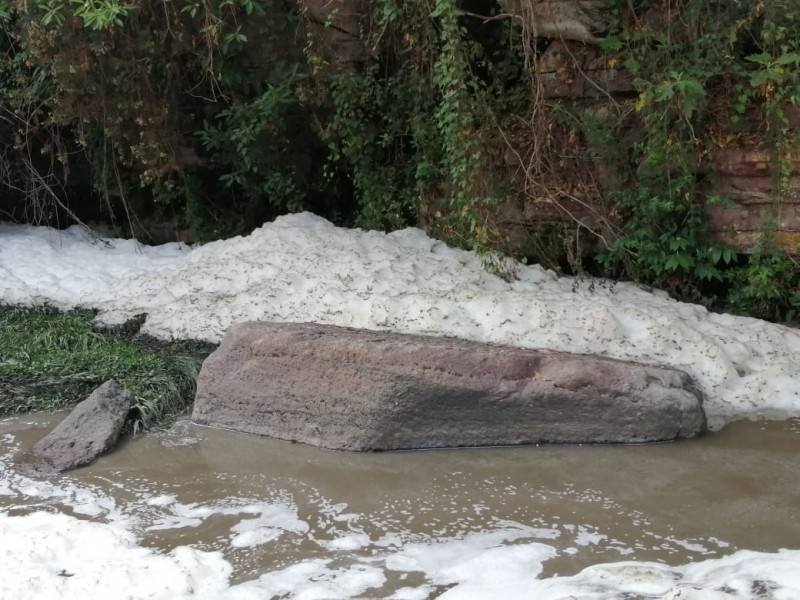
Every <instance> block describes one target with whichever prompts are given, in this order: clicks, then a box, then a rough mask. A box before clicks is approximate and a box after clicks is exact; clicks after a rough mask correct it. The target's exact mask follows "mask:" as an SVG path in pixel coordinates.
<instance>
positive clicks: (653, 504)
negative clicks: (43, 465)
mask: <svg viewBox="0 0 800 600" xmlns="http://www.w3.org/2000/svg"><path fill="white" fill-rule="evenodd" d="M53 422H54V421H53V417H50V416H39V417H33V418H31V417H20V418H12V419H6V420H4V421H0V443H2V452H0V469H2V471H0V511H5V512H7V513H8V514H13V515H22V514H26V513H27V512H30V511H32V510H41V509H46V510H51V511H52V510H57V511H58V512H63V513H66V514H70V515H76V516H80V517H81V518H91V519H94V520H97V521H100V522H114V523H121V524H123V525H124V526H125V527H126V528H128V529H129V530H131V531H133V532H135V534H136V535H137V536H138V537H139V540H140V543H141V544H142V545H145V546H149V547H152V548H157V549H160V550H164V551H167V550H170V549H172V548H175V547H176V546H183V545H191V546H193V547H195V548H198V549H201V550H207V551H215V550H219V551H222V552H223V553H224V556H225V558H226V559H227V561H229V562H230V563H231V564H232V565H233V568H234V574H233V577H232V581H233V582H234V583H237V582H243V581H248V580H252V579H255V578H258V577H262V578H263V577H264V576H265V574H270V573H272V574H273V575H274V578H275V579H276V581H275V582H273V583H274V587H272V588H269V589H272V590H273V591H275V590H278V592H280V590H281V589H282V590H283V592H280V593H286V594H291V593H292V592H293V589H290V588H291V586H289V588H287V587H286V586H287V585H288V584H286V582H287V581H295V580H297V581H300V580H303V578H304V577H307V578H313V577H319V576H320V575H319V573H320V572H321V571H320V569H321V568H323V570H324V569H327V571H326V572H330V571H331V570H333V571H335V570H336V569H337V568H341V569H344V570H347V569H350V570H352V569H353V568H355V567H358V569H361V570H360V571H359V572H358V576H359V577H361V578H362V580H364V581H368V580H369V578H370V577H372V578H373V579H374V581H372V587H371V588H369V586H368V588H369V589H366V591H363V590H362V592H361V593H362V595H364V596H366V597H376V598H380V597H387V596H388V595H390V594H391V593H393V592H396V591H397V590H410V591H409V594H411V592H412V591H413V592H414V593H417V596H414V595H413V594H411V595H408V596H407V597H419V598H425V597H434V596H436V595H437V594H439V593H441V592H442V591H443V590H445V589H448V586H447V585H444V586H439V587H437V586H436V585H434V584H435V582H436V581H448V579H447V577H451V578H453V577H454V578H456V579H455V580H458V576H459V575H458V574H454V573H450V572H449V571H447V572H446V568H450V567H446V566H445V565H447V564H456V563H458V564H471V563H470V560H471V559H474V560H476V561H477V560H478V558H479V557H480V558H481V561H483V562H480V564H481V565H484V566H485V565H486V564H487V563H486V562H485V561H486V560H489V559H492V560H494V559H496V560H498V561H500V564H503V565H513V564H522V565H531V566H530V569H531V570H532V569H534V565H536V564H539V563H541V574H540V575H539V578H547V577H552V576H555V575H562V576H564V575H573V574H575V573H578V572H579V571H581V570H582V569H583V568H585V567H587V566H589V565H594V564H598V563H604V562H616V561H621V560H636V561H662V562H665V563H667V564H670V565H679V564H683V563H687V562H694V561H702V560H707V559H711V558H715V557H721V556H727V555H730V554H732V553H733V552H735V551H736V550H737V549H750V550H757V551H775V550H777V549H779V548H800V477H798V475H800V461H798V459H799V458H800V421H798V420H791V421H784V422H739V423H734V424H732V425H730V426H729V427H727V428H726V429H724V430H723V431H721V432H718V433H716V434H713V435H709V436H706V437H703V438H700V439H695V440H686V441H681V442H676V443H671V444H658V445H646V446H543V447H524V448H496V449H474V450H473V449H468V450H464V449H462V450H452V451H451V450H437V451H424V452H402V453H383V454H348V453H340V452H333V451H327V450H319V449H315V448H309V447H304V446H299V445H292V444H288V443H285V442H278V441H273V440H268V439H263V438H257V437H252V436H246V435H239V434H235V433H231V432H225V431H218V430H212V429H205V428H195V427H193V426H191V425H188V424H186V423H183V424H180V425H179V426H177V427H175V428H174V429H173V430H172V431H170V432H167V433H162V434H157V435H151V436H145V437H139V438H136V439H133V440H128V441H127V442H126V443H125V444H124V445H123V446H122V447H121V448H120V449H119V450H117V451H116V452H114V453H113V454H111V455H109V456H106V457H103V458H102V459H101V460H100V461H98V462H97V463H96V464H94V465H92V466H90V467H87V468H84V469H81V470H79V471H77V472H74V473H72V474H69V475H66V476H61V477H57V478H53V479H50V480H32V479H28V478H26V477H23V476H21V475H19V474H17V473H16V472H14V471H13V468H12V467H11V466H10V458H11V457H12V456H13V455H14V454H15V453H16V452H18V451H19V450H20V449H22V448H27V447H29V446H30V445H31V444H32V443H33V442H34V441H36V440H37V439H38V438H40V437H41V436H42V435H44V433H46V431H47V430H48V427H50V426H52V424H53ZM487 552H488V553H489V554H487ZM502 552H506V553H508V552H515V553H516V555H515V556H514V557H510V556H507V555H506V554H502ZM525 552H528V553H531V554H530V556H528V555H524V553H525ZM490 554H491V556H490ZM492 557H494V558H492ZM314 561H321V562H319V563H315V562H314ZM515 561H516V562H515ZM537 561H539V562H537ZM315 564H316V566H317V567H319V568H317V570H316V571H315V570H314V569H313V568H312V567H313V566H314V565H315ZM475 564H478V563H475ZM302 568H306V569H307V571H308V572H307V573H305V574H304V573H303V572H300V571H301V570H302ZM437 569H438V571H437ZM349 572H350V571H348V573H349ZM381 573H382V576H381ZM436 573H439V575H441V576H440V577H438V579H437V576H435V574H436ZM448 573H449V574H448ZM532 575H533V576H535V575H536V574H535V573H533V574H532ZM327 576H331V575H330V573H328V575H327ZM508 576H509V577H510V576H512V574H509V575H508ZM280 578H283V580H282V581H278V579H280ZM432 581H433V583H431V582H432ZM281 586H284V587H283V588H282V587H281ZM362 587H363V586H362ZM294 591H296V589H295V590H294ZM278 592H275V593H276V594H277V593H278ZM403 593H405V592H403ZM397 597H401V596H397Z"/></svg>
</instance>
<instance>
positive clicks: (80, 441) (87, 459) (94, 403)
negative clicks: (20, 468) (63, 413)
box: [22, 379, 134, 474]
mask: <svg viewBox="0 0 800 600" xmlns="http://www.w3.org/2000/svg"><path fill="white" fill-rule="evenodd" d="M133 402H134V398H133V396H132V395H131V393H130V392H129V391H128V390H126V389H124V388H123V387H121V386H120V385H119V384H118V383H117V382H116V381H114V380H113V379H111V380H109V381H106V382H105V383H104V384H103V385H101V386H100V387H98V388H97V389H96V390H95V391H94V392H92V394H91V395H90V396H89V397H88V398H87V399H86V400H84V401H83V402H81V403H79V404H78V405H77V406H76V407H75V408H74V409H73V410H72V412H71V413H70V414H69V416H67V418H65V419H64V420H63V421H61V423H59V424H58V425H57V426H56V427H55V429H53V431H51V432H50V433H49V434H47V435H46V436H45V437H44V438H42V439H41V440H39V441H38V442H37V443H36V444H34V445H33V447H32V448H31V450H30V452H29V453H28V454H27V455H26V456H24V457H23V459H22V462H23V464H24V465H25V466H27V467H28V469H30V470H33V471H35V472H37V473H40V474H54V473H63V472H64V471H70V470H72V469H76V468H78V467H82V466H85V465H88V464H90V463H93V462H94V461H95V460H96V459H97V457H98V456H100V455H101V454H103V453H104V452H106V451H107V450H109V449H110V448H112V447H113V446H114V445H115V444H116V443H117V441H118V440H119V436H120V434H121V433H122V428H123V426H124V425H125V421H126V419H127V417H128V412H130V409H131V406H132V405H133Z"/></svg>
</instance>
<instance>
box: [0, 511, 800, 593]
mask: <svg viewBox="0 0 800 600" xmlns="http://www.w3.org/2000/svg"><path fill="white" fill-rule="evenodd" d="M527 533H528V532H526V531H525V528H521V527H520V528H517V529H516V530H514V529H511V530H506V531H494V532H484V533H476V534H471V535H468V536H466V537H464V538H462V539H458V540H449V541H428V542H412V543H406V544H403V545H401V546H400V547H398V548H397V549H396V551H395V552H393V553H390V554H386V555H379V556H366V557H362V558H360V559H358V558H355V559H354V560H352V561H351V562H350V563H349V564H346V565H342V564H339V565H336V564H334V563H335V562H337V561H336V560H335V554H334V555H332V556H329V557H327V558H315V559H308V560H303V561H300V562H297V563H294V564H290V565H288V566H286V567H283V568H279V569H276V570H274V571H271V572H269V573H265V574H263V575H262V576H260V577H259V578H258V579H255V580H253V581H249V582H246V583H242V584H238V585H233V586H231V585H230V583H229V579H230V576H231V574H232V567H231V565H230V564H229V563H228V562H227V561H226V560H225V559H224V558H223V557H222V555H221V554H220V553H218V552H203V551H199V550H195V549H192V548H190V547H187V546H180V547H178V548H175V549H174V550H172V551H171V552H168V553H159V552H157V551H154V550H151V549H147V548H143V547H141V546H139V545H138V543H137V540H136V538H135V536H134V535H133V534H131V533H130V532H128V531H126V530H124V529H122V528H120V527H117V526H114V525H109V524H101V523H93V522H89V521H84V520H79V519H77V518H74V517H69V516H66V515H63V514H51V513H45V512H34V513H31V514H28V515H25V516H15V517H11V516H8V515H5V514H2V513H0V561H2V564H3V570H4V575H3V577H2V578H0V598H14V599H20V600H25V599H28V598H30V599H39V598H60V599H63V600H70V599H73V598H74V599H83V598H87V597H92V598H100V597H102V598H107V599H116V598H155V599H165V600H166V599H175V600H180V599H183V598H198V599H208V600H211V599H214V600H216V599H220V600H226V599H239V600H241V599H250V598H253V599H256V598H270V597H290V598H296V599H305V600H312V599H322V598H327V599H339V598H342V599H344V598H354V597H357V596H359V595H361V594H364V593H365V592H368V591H369V590H376V589H380V588H381V587H382V586H383V585H384V584H385V583H386V581H387V575H388V574H390V573H395V574H396V573H398V572H402V573H417V574H419V575H422V576H423V579H424V580H423V581H422V582H421V583H418V584H416V585H407V586H405V587H402V588H400V589H398V590H397V591H395V592H394V593H393V594H392V595H391V596H390V597H391V598H396V599H398V600H401V599H407V600H417V599H420V600H421V599H423V598H428V597H431V596H432V595H436V597H438V598H443V599H446V600H484V599H485V598H517V599H520V600H526V599H530V600H534V599H536V600H542V599H544V600H559V599H564V600H566V599H572V600H608V599H610V598H620V597H628V596H636V597H648V598H661V599H678V598H680V599H682V600H714V599H720V600H722V599H725V600H756V599H758V598H766V597H768V598H770V599H772V600H796V598H798V597H800V551H790V550H781V551H778V552H776V553H762V552H752V551H748V550H741V551H739V552H736V553H734V554H731V555H730V556H726V557H723V558H717V559H712V560H705V561H702V562H698V563H693V564H688V565H682V566H675V567H670V566H668V565H664V564H661V563H652V562H633V561H629V562H619V563H610V564H601V565H595V566H592V567H589V568H587V569H584V570H583V571H581V572H580V573H578V574H576V575H573V576H570V577H551V578H544V579H542V578H540V575H541V572H542V568H543V564H544V563H545V562H546V561H547V560H549V559H550V558H553V557H554V556H555V555H556V553H557V552H556V550H555V549H554V548H553V547H551V546H549V545H547V544H542V543H540V542H528V541H525V539H524V538H525V537H526V535H527ZM403 577H404V576H401V579H402V578H403Z"/></svg>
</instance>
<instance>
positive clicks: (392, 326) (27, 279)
mask: <svg viewBox="0 0 800 600" xmlns="http://www.w3.org/2000/svg"><path fill="white" fill-rule="evenodd" d="M515 271H516V277H517V278H516V280H514V281H511V282H507V281H504V280H503V279H501V278H499V277H497V276H495V275H492V274H490V273H488V272H487V271H486V269H484V267H483V264H482V260H481V258H480V257H478V256H476V255H474V254H472V253H469V252H465V251H462V250H457V249H453V248H449V247H448V246H446V245H445V244H443V243H441V242H439V241H436V240H433V239H431V238H429V237H427V236H426V235H425V234H424V233H423V232H422V231H420V230H417V229H406V230H403V231H398V232H394V233H390V234H383V233H380V232H365V231H361V230H348V229H341V228H337V227H335V226H333V225H332V224H331V223H329V222H328V221H326V220H324V219H322V218H320V217H316V216H314V215H311V214H308V213H303V214H296V215H289V216H286V217H281V218H279V219H277V220H276V221H275V222H274V223H270V224H267V225H264V226H263V227H261V228H260V229H258V230H256V231H255V232H253V233H252V234H251V235H249V236H247V237H238V238H234V239H230V240H224V241H218V242H213V243H210V244H207V245H204V246H199V247H196V248H189V247H186V246H183V245H180V244H167V245H164V246H158V247H147V246H140V245H137V244H135V243H134V242H131V241H124V240H97V239H95V238H92V237H91V236H89V235H88V234H86V233H85V232H84V231H82V230H81V229H80V228H77V227H73V228H70V229H68V230H66V231H56V230H53V229H49V228H42V227H38V228H37V227H30V226H13V225H0V302H4V303H8V304H23V305H36V304H51V305H54V306H57V307H60V308H72V307H89V308H96V309H99V310H100V317H99V318H100V319H101V320H102V321H105V322H108V323H119V322H122V321H124V320H126V319H128V318H130V317H132V316H134V315H137V314H141V313H147V315H148V316H147V321H146V322H145V325H144V332H145V333H149V334H151V335H154V336H157V337H162V338H194V339H203V340H208V341H219V340H220V339H221V337H222V335H223V334H224V332H225V331H226V329H227V328H228V327H229V326H230V325H231V324H233V323H236V322H241V321H248V320H274V321H286V322H318V323H327V324H332V325H341V326H350V327H360V328H367V329H380V330H391V331H397V332H404V333H422V334H430V335H446V336H454V337H460V338H465V339H470V340H475V341H483V342H496V343H502V344H509V345H513V346H519V347H524V348H534V349H536V348H549V349H551V350H558V351H564V352H573V353H579V354H598V355H601V356H608V357H612V358H618V359H623V360H632V361H638V362H642V363H647V364H655V365H662V366H671V367H676V368H679V369H683V370H685V371H687V372H689V373H690V374H691V375H692V376H693V377H694V378H695V380H696V381H697V382H698V384H699V385H700V386H701V388H702V389H703V391H704V393H705V394H706V397H707V403H706V410H707V413H708V415H709V420H710V422H711V425H712V426H720V425H722V424H724V422H726V421H727V420H729V419H731V418H733V417H735V416H738V415H742V414H749V413H762V414H764V415H765V416H773V415H775V416H796V415H800V369H798V368H797V365H798V364H800V331H798V330H794V329H791V328H788V327H783V326H779V325H774V324H770V323H766V322H764V321H759V320H756V319H749V318H743V317H735V316H732V315H727V314H715V313H710V312H708V311H707V310H706V309H705V308H703V307H702V306H698V305H692V304H685V303H680V302H676V301H674V300H672V299H670V298H668V297H667V296H666V295H665V294H663V293H660V292H650V291H647V290H644V289H642V288H640V287H638V286H635V285H632V284H628V283H610V282H607V281H605V280H594V279H575V278H569V277H558V276H557V275H555V274H554V273H552V272H549V271H546V270H544V269H542V268H541V267H539V266H536V265H534V266H524V265H516V266H515Z"/></svg>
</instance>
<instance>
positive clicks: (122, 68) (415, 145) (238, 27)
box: [0, 0, 800, 321]
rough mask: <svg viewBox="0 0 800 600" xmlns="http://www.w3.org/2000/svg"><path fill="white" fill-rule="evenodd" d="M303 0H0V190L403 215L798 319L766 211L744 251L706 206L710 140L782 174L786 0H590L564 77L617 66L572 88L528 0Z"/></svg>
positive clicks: (785, 192) (799, 43)
mask: <svg viewBox="0 0 800 600" xmlns="http://www.w3.org/2000/svg"><path fill="white" fill-rule="evenodd" d="M322 4H325V5H327V4H328V3H314V2H311V1H309V0H175V1H173V2H168V3H165V2H158V1H156V0H144V1H142V2H135V3H134V2H119V1H118V0H70V2H66V1H64V0H41V1H39V2H34V3H30V2H22V1H21V0H0V49H2V52H0V107H2V108H0V140H3V141H2V142H0V186H1V187H2V189H4V190H5V191H8V192H11V193H13V194H14V195H15V197H16V200H15V203H13V204H12V205H0V210H5V211H6V212H9V213H13V215H14V217H15V218H19V219H25V220H29V221H34V220H37V221H43V222H50V223H56V224H62V223H66V222H73V221H76V220H88V219H93V218H97V217H98V216H99V217H102V218H108V219H111V220H113V221H114V222H115V224H116V225H117V226H118V227H119V229H120V230H121V231H122V232H123V233H126V234H131V235H137V234H138V235H142V233H143V229H144V228H143V227H142V225H141V223H142V222H144V221H146V220H147V219H150V218H152V219H156V220H162V221H164V220H171V221H174V222H176V223H178V224H179V225H178V226H179V227H188V228H190V229H191V230H192V231H193V235H194V237H195V238H196V239H199V240H201V241H202V240H208V239H215V238H219V237H225V236H229V235H235V234H240V233H246V232H248V231H249V230H250V229H252V228H253V227H255V226H258V225H260V224H261V223H262V222H263V221H265V220H267V219H270V218H272V217H274V216H276V215H278V214H281V213H284V212H287V211H296V210H312V211H314V212H317V213H319V214H321V215H323V216H326V217H328V218H330V219H332V220H334V221H335V222H337V223H339V224H343V225H358V226H362V227H369V228H379V229H387V230H388V229H394V228H399V227H404V226H407V225H417V224H421V225H423V226H425V227H426V228H427V229H428V230H429V231H430V232H431V233H432V234H434V235H436V236H439V237H441V238H443V239H446V240H447V241H449V242H450V243H453V244H457V245H460V246H463V247H467V248H471V249H475V250H477V251H479V252H482V253H484V255H485V256H486V259H487V265H488V266H490V267H492V268H494V269H495V270H496V271H498V272H499V273H500V274H501V275H503V276H509V277H510V276H513V272H509V271H508V270H507V269H506V268H505V267H504V265H506V264H508V262H507V261H505V262H504V261H503V260H501V259H499V258H498V256H502V255H514V256H516V257H518V258H524V259H526V260H530V261H535V262H541V263H543V264H545V265H546V266H548V267H552V268H556V269H561V270H567V271H571V272H579V271H582V270H584V269H586V270H589V272H590V273H591V274H595V275H603V276H611V277H621V278H626V279H632V280H635V281H640V282H642V283H646V284H648V285H653V286H657V287H660V288H663V289H666V290H668V291H670V293H672V294H673V295H675V296H676V297H679V298H681V299H686V300H691V301H697V302H703V303H705V304H707V305H709V306H714V307H719V308H724V309H727V310H735V311H737V312H741V313H745V314H753V315H758V316H762V317H767V318H770V319H775V320H779V321H781V320H791V319H793V318H796V315H797V314H798V310H799V309H800V298H799V297H798V293H797V290H798V286H800V271H799V270H798V264H797V260H798V259H797V257H796V255H793V254H792V253H791V252H789V251H787V247H786V245H785V244H784V245H782V244H781V243H779V242H780V241H781V238H780V236H779V235H778V234H779V233H780V232H779V228H778V221H777V219H775V220H774V231H769V227H767V232H766V233H767V235H765V237H764V239H763V240H762V241H761V242H760V243H759V244H758V246H757V248H756V251H755V252H754V253H751V254H750V255H749V256H744V255H740V254H739V252H738V250H737V249H736V248H733V247H732V246H729V245H726V244H724V243H721V242H720V241H719V240H718V239H717V238H715V237H714V236H713V235H712V232H711V227H710V224H709V216H708V211H709V207H711V206H713V205H714V204H717V205H722V206H725V205H726V204H727V203H728V200H727V199H726V198H725V197H723V196H720V195H715V194H713V193H712V192H711V191H710V190H712V188H713V186H712V185H711V183H710V178H711V175H712V174H713V173H712V171H713V156H714V153H715V152H717V151H718V150H720V149H725V148H736V147H742V148H745V147H757V148H760V149H764V150H765V151H767V152H768V153H769V154H770V155H771V159H772V171H773V177H774V185H773V191H772V194H773V198H771V201H772V204H773V206H775V207H777V209H779V208H780V206H781V205H782V203H785V202H786V201H787V200H789V199H790V197H791V196H792V195H793V194H794V195H795V196H796V194H797V191H796V183H794V184H793V183H792V176H793V169H795V170H796V166H795V165H796V162H797V161H796V154H797V147H798V140H797V131H796V119H797V116H796V115H797V111H798V108H800V14H798V11H797V10H796V6H795V4H796V2H795V0H773V1H770V2H763V1H760V0H724V1H722V0H719V1H717V0H711V1H709V0H677V1H675V2H662V1H661V0H608V1H607V2H606V3H605V5H604V7H603V9H602V14H601V15H600V18H599V20H598V22H599V23H601V24H602V25H600V28H601V29H602V31H599V32H598V36H599V43H598V44H596V45H589V46H580V45H579V44H578V45H575V44H573V45H572V46H569V45H568V46H565V50H563V52H562V55H563V56H561V57H560V58H559V60H561V64H562V66H563V69H564V70H565V72H566V75H565V82H566V83H569V82H570V81H572V80H575V79H578V80H580V81H583V80H584V78H585V73H584V67H585V66H586V64H588V63H587V62H586V60H588V61H589V62H591V63H592V64H593V65H595V66H597V65H601V66H602V67H603V68H608V69H616V70H617V71H618V72H620V73H622V74H623V76H624V77H625V78H627V80H628V81H629V85H628V87H627V88H623V89H621V90H618V91H616V92H615V93H610V92H608V91H607V90H606V89H605V88H604V87H603V82H602V81H599V82H595V83H592V84H591V85H593V86H594V88H593V91H592V93H587V94H584V95H582V96H581V95H577V96H575V95H573V96H570V95H569V94H566V95H562V96H558V95H553V94H547V93H545V90H544V80H543V76H542V75H541V73H542V72H543V70H545V69H544V68H543V64H544V63H546V62H547V61H548V60H551V59H552V58H553V52H552V47H551V40H546V39H541V38H537V37H536V31H535V27H534V25H533V23H534V21H533V19H534V18H535V16H534V15H533V13H532V12H531V11H532V8H531V7H532V6H533V4H534V3H526V2H522V3H520V2H516V3H515V2H513V1H510V0H505V1H503V2H496V1H494V0H428V1H426V2H408V1H405V0H371V1H370V2H367V3H357V2H341V3H339V4H340V5H341V6H345V5H346V6H347V7H349V8H347V10H351V9H352V10H356V11H357V10H362V11H363V14H362V15H361V18H359V19H357V26H355V27H351V28H350V29H349V30H345V29H343V25H342V22H341V18H343V15H341V14H338V13H337V12H336V11H335V10H333V11H330V10H329V11H328V12H327V13H325V14H324V15H322V16H320V14H318V13H317V12H314V10H312V8H313V6H315V5H322ZM334 4H335V3H334ZM515 5H516V6H517V7H518V13H517V14H516V15H515V16H514V17H513V18H512V17H511V16H510V14H509V13H508V12H507V10H508V9H509V7H513V6H515ZM310 7H311V8H310ZM359 7H360V8H359ZM519 11H521V12H519ZM343 12H346V11H345V10H344V9H343ZM337 35H338V36H342V35H345V37H348V36H349V37H348V40H349V41H348V44H350V45H349V46H348V48H351V49H352V48H353V47H356V51H352V52H350V54H349V55H347V56H342V55H340V54H341V53H340V54H337V48H336V46H335V44H334V43H333V42H332V40H334V38H335V36H337ZM587 57H588V58H587ZM584 59H586V60H584ZM556 75H559V74H558V72H557V73H556ZM570 78H572V79H570ZM587 85H589V84H587ZM793 119H795V120H794V121H793ZM793 123H795V125H794V126H793ZM795 177H796V175H795ZM793 185H794V187H793ZM87 194H88V195H89V197H90V198H91V201H90V202H89V203H86V202H79V201H78V199H79V198H81V197H83V196H86V195H87ZM0 195H2V194H0ZM526 220H527V221H531V220H532V221H535V222H537V223H539V225H538V226H537V227H527V228H525V227H521V226H520V222H521V221H526ZM790 249H791V248H790ZM794 252H795V253H796V248H794Z"/></svg>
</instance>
